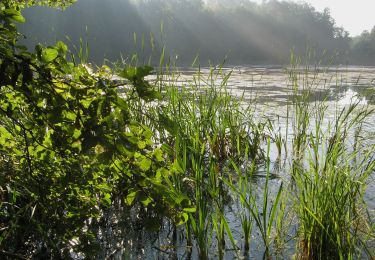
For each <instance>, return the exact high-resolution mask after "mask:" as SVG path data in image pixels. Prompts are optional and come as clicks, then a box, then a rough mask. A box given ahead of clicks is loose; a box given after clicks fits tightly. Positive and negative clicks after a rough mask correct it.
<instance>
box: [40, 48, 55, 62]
mask: <svg viewBox="0 0 375 260" xmlns="http://www.w3.org/2000/svg"><path fill="white" fill-rule="evenodd" d="M58 55H59V52H58V51H57V50H56V49H55V48H51V47H48V48H46V49H44V50H43V51H42V59H43V60H44V61H45V62H51V61H54V60H55V59H56V58H57V56H58Z"/></svg>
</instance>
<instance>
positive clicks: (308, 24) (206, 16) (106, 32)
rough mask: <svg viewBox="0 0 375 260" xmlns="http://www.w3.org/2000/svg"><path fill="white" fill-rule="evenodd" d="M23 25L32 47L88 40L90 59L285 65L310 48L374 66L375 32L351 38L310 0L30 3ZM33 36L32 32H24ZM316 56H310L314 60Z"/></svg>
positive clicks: (339, 60)
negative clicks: (54, 5)
mask: <svg viewBox="0 0 375 260" xmlns="http://www.w3.org/2000/svg"><path fill="white" fill-rule="evenodd" d="M24 13H25V16H26V18H27V19H28V21H29V23H27V24H26V25H24V26H23V27H22V28H21V31H22V32H23V33H24V34H25V36H26V39H25V41H24V43H26V44H27V45H29V46H33V45H35V43H38V42H42V43H46V44H53V43H54V41H55V40H56V39H63V38H64V37H65V36H69V40H68V41H70V44H71V45H75V46H76V48H77V49H79V45H80V41H79V39H80V37H82V39H83V41H84V42H88V43H89V53H90V59H91V60H92V61H94V62H97V63H101V62H102V61H103V59H104V58H107V59H109V60H117V59H119V58H120V57H121V56H120V54H121V55H122V57H131V56H132V54H134V53H137V55H138V58H140V59H141V60H151V63H154V64H155V63H157V62H158V57H160V55H161V52H162V49H163V47H165V55H166V58H168V59H170V60H171V61H176V63H177V64H179V65H189V64H190V63H191V62H192V61H193V60H194V58H195V57H196V56H197V55H199V58H200V61H201V62H205V61H211V62H213V63H217V62H221V61H223V60H224V59H225V58H226V57H227V59H228V63H230V64H285V63H288V62H289V55H290V51H291V50H293V51H294V52H295V53H297V54H304V53H305V52H306V50H307V49H310V50H312V52H313V55H312V56H314V57H315V59H320V58H321V57H325V58H326V59H330V58H331V57H333V58H332V62H334V63H341V64H362V65H371V64H375V30H374V29H373V30H372V31H371V32H364V33H363V34H362V35H361V36H359V37H355V38H352V37H350V36H349V33H348V32H347V31H346V30H345V29H344V28H342V27H338V26H337V25H336V24H335V20H334V19H333V18H332V16H331V15H330V11H329V9H325V10H324V11H322V12H319V11H317V10H315V8H314V7H312V6H311V5H309V4H307V3H294V2H287V1H277V0H270V1H264V2H263V3H262V4H257V3H255V2H251V1H248V0H234V1H229V0H208V1H206V2H203V1H201V0H137V1H136V0H78V1H77V4H76V5H73V6H72V7H69V8H68V9H67V10H66V11H64V14H62V13H61V12H60V11H58V10H51V9H48V8H45V7H44V8H41V7H33V8H30V9H27V10H25V12H24ZM28 37H30V38H28ZM312 59H314V58H312Z"/></svg>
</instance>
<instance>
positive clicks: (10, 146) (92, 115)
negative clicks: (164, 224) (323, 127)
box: [0, 1, 191, 258]
mask: <svg viewBox="0 0 375 260" xmlns="http://www.w3.org/2000/svg"><path fill="white" fill-rule="evenodd" d="M70 2H72V1H21V2H18V1H5V2H1V3H0V42H1V44H0V251H1V253H0V256H1V255H5V256H9V255H11V253H12V254H20V255H24V256H26V257H31V254H34V256H36V255H37V254H38V253H40V252H41V251H43V250H42V249H43V248H48V250H49V254H50V255H51V256H54V257H57V258H61V257H70V255H69V253H67V252H65V251H64V250H62V249H64V248H68V245H69V243H71V242H72V241H73V240H74V241H78V243H76V247H77V248H79V250H81V251H85V252H89V251H90V250H94V249H95V248H96V243H95V241H96V238H95V234H94V232H92V230H93V229H94V228H95V227H96V226H97V225H98V223H99V222H100V218H101V217H102V216H103V212H105V211H106V210H108V209H109V208H110V207H111V206H113V205H114V204H116V205H122V207H123V208H125V209H128V210H130V208H131V207H135V205H137V206H138V207H143V208H147V210H148V211H151V212H155V214H162V215H163V216H169V217H170V218H171V219H173V220H174V221H175V222H176V223H179V222H181V223H183V222H184V221H186V214H183V213H182V212H183V208H184V207H187V208H191V206H190V202H189V200H188V198H187V197H185V196H183V195H181V194H180V193H179V192H178V191H176V190H175V189H174V187H173V185H172V184H171V182H170V181H169V178H170V171H171V169H170V167H169V165H170V164H169V162H168V158H167V157H166V155H165V154H164V151H163V150H162V149H160V148H157V146H156V145H155V144H154V141H155V138H154V134H153V132H152V131H151V130H150V129H149V128H148V127H147V126H146V125H144V124H141V123H140V122H138V121H137V120H135V116H134V114H133V111H132V110H131V109H130V105H131V104H132V102H133V104H134V103H135V104H141V103H145V102H148V101H151V100H154V99H155V98H160V97H161V95H160V93H158V92H156V91H155V90H153V88H152V86H151V85H150V84H149V83H148V82H147V81H145V80H144V77H145V76H147V75H149V74H150V73H151V72H152V68H150V67H139V68H135V67H126V68H123V69H121V70H119V71H118V72H115V71H113V70H111V69H110V68H109V67H107V66H103V67H101V68H99V69H98V70H97V71H96V72H95V73H93V72H91V71H90V70H89V69H88V68H87V67H86V66H85V65H83V64H75V63H74V62H71V61H69V60H68V59H67V54H68V53H69V52H68V48H67V46H66V45H65V44H64V43H63V42H57V43H56V44H55V45H54V46H48V47H44V46H41V45H38V46H36V48H35V53H32V52H29V51H28V50H27V49H26V48H25V47H23V46H19V45H18V38H19V34H18V32H17V27H16V23H19V22H24V18H23V16H22V15H21V13H20V9H22V7H24V6H25V5H30V4H48V5H53V6H60V7H64V6H66V4H68V3H70ZM115 75H117V76H118V77H120V79H117V80H114V79H113V78H114V76H115ZM119 88H123V89H122V91H118V89H119ZM120 92H121V93H122V94H119V93H120ZM144 116H147V115H144ZM7 252H8V253H7ZM9 252H11V253H9ZM32 252H34V253H32ZM7 254H8V255H7Z"/></svg>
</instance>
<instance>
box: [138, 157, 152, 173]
mask: <svg viewBox="0 0 375 260" xmlns="http://www.w3.org/2000/svg"><path fill="white" fill-rule="evenodd" d="M151 163H152V161H151V160H150V159H148V158H143V159H142V161H140V162H139V168H141V170H142V171H148V170H149V169H150V167H151Z"/></svg>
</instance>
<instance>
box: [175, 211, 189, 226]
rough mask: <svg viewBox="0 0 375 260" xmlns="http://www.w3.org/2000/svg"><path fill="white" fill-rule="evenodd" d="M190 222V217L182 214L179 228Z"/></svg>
mask: <svg viewBox="0 0 375 260" xmlns="http://www.w3.org/2000/svg"><path fill="white" fill-rule="evenodd" d="M188 220H189V215H188V214H187V213H185V212H184V213H182V214H181V215H180V222H178V223H177V226H179V225H182V224H185V223H186V222H187V221H188Z"/></svg>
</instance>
